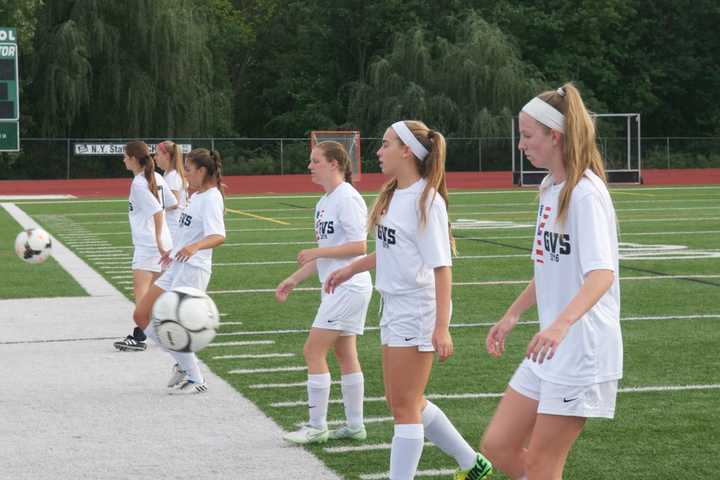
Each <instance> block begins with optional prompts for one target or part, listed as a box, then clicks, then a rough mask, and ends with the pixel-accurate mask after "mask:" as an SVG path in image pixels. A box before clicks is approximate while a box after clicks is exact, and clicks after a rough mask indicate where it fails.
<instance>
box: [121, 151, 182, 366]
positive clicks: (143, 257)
mask: <svg viewBox="0 0 720 480" xmlns="http://www.w3.org/2000/svg"><path fill="white" fill-rule="evenodd" d="M123 163H124V164H125V168H127V169H128V170H130V171H131V172H133V174H134V175H135V176H134V178H133V181H132V184H131V185H130V198H129V199H128V219H129V221H130V233H131V236H132V243H133V249H134V251H133V260H132V272H133V293H134V296H135V303H136V304H137V303H139V302H140V301H141V300H142V298H143V297H144V296H145V293H147V291H148V289H149V288H150V285H151V284H152V282H154V281H155V280H156V279H157V278H158V276H159V275H160V273H161V272H162V268H161V266H160V259H161V258H162V256H163V255H164V254H165V253H166V252H168V251H169V250H170V249H172V247H173V243H172V237H171V235H170V231H169V229H168V226H167V223H166V221H165V209H166V208H172V207H173V206H175V205H176V204H177V200H176V199H175V197H174V196H173V195H172V194H171V193H170V189H169V188H168V186H167V184H166V183H165V181H164V180H163V178H162V177H161V176H160V174H159V173H157V172H156V171H155V162H154V161H153V159H152V157H151V156H150V149H149V148H148V146H147V145H146V144H145V142H140V141H132V142H129V143H128V144H127V145H125V154H124V155H123ZM145 340H146V337H145V334H144V333H143V331H142V329H140V328H138V327H135V328H134V330H133V332H132V333H131V334H130V335H128V336H127V337H125V338H124V339H122V340H118V341H117V342H114V343H113V346H114V347H115V348H116V349H118V350H120V351H122V352H141V351H143V350H145V349H146V348H147V344H146V343H145Z"/></svg>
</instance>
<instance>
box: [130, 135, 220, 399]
mask: <svg viewBox="0 0 720 480" xmlns="http://www.w3.org/2000/svg"><path fill="white" fill-rule="evenodd" d="M185 175H186V178H187V180H188V183H189V185H190V187H191V188H192V189H193V191H195V193H194V194H193V196H192V198H191V199H190V202H189V205H188V206H187V208H186V209H185V211H183V212H182V213H181V214H180V221H179V222H178V224H179V225H180V229H179V232H178V242H177V245H176V246H175V248H174V249H173V250H172V252H167V253H166V254H165V255H164V256H163V258H162V263H163V265H169V268H168V269H167V271H166V272H165V273H164V274H163V275H162V276H160V278H158V279H157V280H156V281H155V283H154V284H153V285H152V286H151V287H150V289H149V290H148V292H147V294H146V295H145V296H144V297H143V299H142V301H141V302H140V303H139V304H137V305H136V307H135V311H134V313H133V319H134V320H135V323H136V324H137V326H138V327H139V328H141V329H142V330H143V331H144V332H145V334H146V335H147V336H148V337H150V338H152V339H153V340H155V343H158V344H160V342H158V341H157V335H156V334H155V331H154V330H153V327H152V325H150V313H151V311H152V307H153V304H154V303H155V300H157V298H158V297H159V296H160V295H161V294H162V293H163V292H166V291H168V290H175V289H177V288H180V287H192V288H197V289H198V290H201V291H203V292H204V291H206V290H207V286H208V284H209V283H210V276H211V275H212V251H213V249H215V248H217V247H219V246H220V245H222V244H223V243H224V242H225V220H224V218H223V217H224V214H225V202H224V195H223V184H222V160H221V158H220V154H219V153H218V152H216V151H215V150H207V149H204V148H196V149H195V150H193V151H191V152H190V153H188V155H187V159H186V162H185ZM167 352H168V353H169V354H170V355H171V356H172V357H173V359H174V360H175V365H174V366H173V369H172V375H171V376H170V380H169V381H168V383H167V392H168V393H169V394H171V395H191V394H198V393H204V392H206V391H207V385H206V384H205V379H204V377H203V375H202V372H201V371H200V364H199V362H198V359H197V356H196V355H195V353H192V352H190V353H186V352H175V351H170V350H167Z"/></svg>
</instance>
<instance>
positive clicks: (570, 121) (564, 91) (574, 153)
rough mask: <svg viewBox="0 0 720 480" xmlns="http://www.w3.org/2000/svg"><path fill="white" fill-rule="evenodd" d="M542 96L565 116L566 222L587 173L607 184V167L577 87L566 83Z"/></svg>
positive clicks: (561, 213)
mask: <svg viewBox="0 0 720 480" xmlns="http://www.w3.org/2000/svg"><path fill="white" fill-rule="evenodd" d="M538 97H539V98H540V99H542V100H544V101H545V102H547V103H549V104H550V105H552V106H553V107H555V108H556V109H557V110H559V111H560V113H562V114H563V115H564V116H565V133H564V134H563V166H564V168H565V185H563V188H562V190H561V191H560V199H559V201H558V214H557V215H558V216H557V218H558V220H559V222H560V223H562V222H563V221H564V219H565V217H566V216H567V210H568V207H569V206H570V197H571V196H572V191H573V189H574V188H575V186H576V185H577V184H578V182H580V180H581V179H582V177H583V175H584V174H585V171H586V170H588V169H590V170H591V171H592V172H593V173H595V174H596V175H597V176H598V177H600V178H601V179H602V180H603V181H604V182H607V178H606V176H605V167H604V165H603V161H602V156H601V155H600V151H599V150H598V147H597V137H596V130H595V122H594V121H593V119H592V117H591V116H590V112H588V110H587V108H586V107H585V103H583V100H582V97H581V96H580V92H579V91H578V89H577V88H576V87H575V85H573V84H572V83H566V84H565V85H563V86H562V87H561V88H558V89H557V90H550V91H547V92H543V93H541V94H540V95H538ZM546 128H547V127H546Z"/></svg>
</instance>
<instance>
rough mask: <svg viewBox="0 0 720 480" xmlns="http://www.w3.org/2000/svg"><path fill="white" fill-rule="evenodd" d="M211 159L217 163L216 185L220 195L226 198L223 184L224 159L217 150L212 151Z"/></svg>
mask: <svg viewBox="0 0 720 480" xmlns="http://www.w3.org/2000/svg"><path fill="white" fill-rule="evenodd" d="M210 158H211V159H212V160H213V162H215V183H216V185H217V189H218V190H220V194H221V195H222V196H223V197H225V184H224V183H222V158H221V157H220V152H218V151H217V150H210Z"/></svg>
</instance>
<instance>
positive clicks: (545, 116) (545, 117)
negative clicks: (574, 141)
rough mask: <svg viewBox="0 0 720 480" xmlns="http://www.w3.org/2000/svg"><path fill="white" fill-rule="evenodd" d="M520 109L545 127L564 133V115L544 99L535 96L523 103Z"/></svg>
mask: <svg viewBox="0 0 720 480" xmlns="http://www.w3.org/2000/svg"><path fill="white" fill-rule="evenodd" d="M522 111H523V112H525V113H527V114H528V115H530V116H531V117H533V118H534V119H535V120H537V121H538V122H540V123H542V124H543V125H545V126H546V127H550V128H552V129H553V130H557V131H558V132H560V133H565V115H563V114H562V113H560V111H559V110H557V109H556V108H555V107H553V106H552V105H550V104H549V103H547V102H546V101H544V100H541V99H539V98H538V97H535V98H533V99H532V100H530V101H529V102H528V103H526V104H525V106H524V107H523V108H522Z"/></svg>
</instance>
